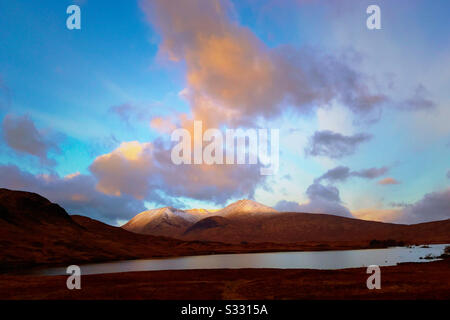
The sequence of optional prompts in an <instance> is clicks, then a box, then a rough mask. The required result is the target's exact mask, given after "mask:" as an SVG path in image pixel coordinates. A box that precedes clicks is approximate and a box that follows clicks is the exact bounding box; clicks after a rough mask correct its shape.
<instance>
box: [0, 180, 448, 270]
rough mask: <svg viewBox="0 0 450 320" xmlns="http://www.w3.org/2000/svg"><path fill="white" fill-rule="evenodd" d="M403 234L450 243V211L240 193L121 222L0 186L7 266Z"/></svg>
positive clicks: (325, 244) (384, 239)
mask: <svg viewBox="0 0 450 320" xmlns="http://www.w3.org/2000/svg"><path fill="white" fill-rule="evenodd" d="M126 229H128V230H126ZM129 230H131V231H133V232H130V231H129ZM374 240H376V241H374ZM396 241H403V242H405V243H410V244H426V243H449V242H450V219H449V220H444V221H435V222H429V223H422V224H416V225H396V224H388V223H381V222H373V221H363V220H358V219H350V218H343V217H338V216H333V215H323V214H309V213H297V212H277V211H276V210H274V209H272V208H270V207H267V206H264V205H262V204H259V203H257V202H254V201H251V200H241V201H238V202H236V203H233V204H231V205H229V206H228V207H225V208H223V209H221V210H217V211H215V210H204V209H191V210H178V209H175V208H171V207H166V208H160V209H155V210H149V211H145V212H143V213H141V214H139V215H137V216H136V217H135V218H133V219H131V220H130V221H129V222H128V223H127V224H125V225H124V226H123V227H122V228H120V227H114V226H110V225H107V224H105V223H103V222H100V221H97V220H95V219H92V218H88V217H84V216H79V215H69V214H68V213H67V212H66V211H65V210H64V208H62V207H61V206H59V205H58V204H56V203H52V202H50V201H49V200H48V199H46V198H44V197H42V196H40V195H38V194H36V193H30V192H24V191H13V190H8V189H2V188H0V271H1V270H2V269H7V270H9V269H11V268H12V269H15V268H20V267H23V268H25V267H30V266H36V265H55V264H56V265H67V264H73V263H76V264H78V263H88V262H89V263H91V262H100V261H113V260H125V259H139V258H154V257H173V256H183V255H201V254H217V253H244V252H269V251H305V250H308V251H311V250H333V249H334V250H338V249H355V248H371V247H374V245H375V246H387V245H396V244H397V242H396Z"/></svg>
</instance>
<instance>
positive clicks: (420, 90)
mask: <svg viewBox="0 0 450 320" xmlns="http://www.w3.org/2000/svg"><path fill="white" fill-rule="evenodd" d="M428 96H429V92H428V90H427V89H426V88H425V87H424V86H423V85H422V84H420V85H418V86H417V88H416V89H415V90H414V94H413V96H412V97H411V98H409V99H407V100H405V101H404V102H403V103H402V104H400V109H401V110H405V111H418V110H430V109H434V108H435V107H436V104H435V103H434V102H433V100H430V99H429V98H428Z"/></svg>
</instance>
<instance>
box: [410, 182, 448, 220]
mask: <svg viewBox="0 0 450 320" xmlns="http://www.w3.org/2000/svg"><path fill="white" fill-rule="evenodd" d="M403 213H404V215H405V220H406V221H407V222H409V223H418V222H424V221H435V220H445V219H450V188H447V189H445V190H443V191H437V192H431V193H428V194H426V195H425V196H424V197H423V198H422V199H421V200H419V201H417V202H416V203H414V204H413V205H410V206H407V207H405V208H404V209H403Z"/></svg>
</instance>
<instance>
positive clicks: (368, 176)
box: [352, 167, 389, 179]
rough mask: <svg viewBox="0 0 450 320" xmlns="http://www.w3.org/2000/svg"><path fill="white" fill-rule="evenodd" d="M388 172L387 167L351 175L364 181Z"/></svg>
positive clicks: (365, 170) (356, 172)
mask: <svg viewBox="0 0 450 320" xmlns="http://www.w3.org/2000/svg"><path fill="white" fill-rule="evenodd" d="M388 171H389V167H381V168H370V169H364V170H360V171H355V172H353V173H352V174H353V175H354V176H357V177H360V178H366V179H375V178H378V177H380V176H382V175H384V174H385V173H387V172H388Z"/></svg>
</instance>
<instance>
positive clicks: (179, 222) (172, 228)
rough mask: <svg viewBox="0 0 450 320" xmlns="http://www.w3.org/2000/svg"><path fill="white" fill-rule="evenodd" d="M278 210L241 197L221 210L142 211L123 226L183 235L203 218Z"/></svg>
mask: <svg viewBox="0 0 450 320" xmlns="http://www.w3.org/2000/svg"><path fill="white" fill-rule="evenodd" d="M274 213H278V211H277V210H275V209H273V208H270V207H268V206H265V205H263V204H261V203H258V202H256V201H252V200H239V201H236V202H234V203H232V204H230V205H229V206H227V207H225V208H223V209H220V210H208V209H188V210H181V209H176V208H172V207H164V208H159V209H153V210H148V211H144V212H141V213H139V214H138V215H137V216H135V217H134V218H132V219H131V220H130V221H128V222H127V223H126V224H125V225H123V226H122V228H124V229H125V230H128V231H131V232H136V233H142V234H151V235H162V236H168V237H177V238H182V237H183V234H185V233H186V232H187V230H188V229H189V228H190V227H191V226H193V225H194V224H196V223H197V222H199V221H201V220H202V219H209V218H213V217H224V218H235V217H239V216H246V217H253V216H260V215H265V214H274ZM216 220H218V219H212V220H207V221H206V223H202V224H200V229H204V227H205V225H209V224H208V221H216ZM194 230H195V228H194ZM190 231H191V230H190Z"/></svg>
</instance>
